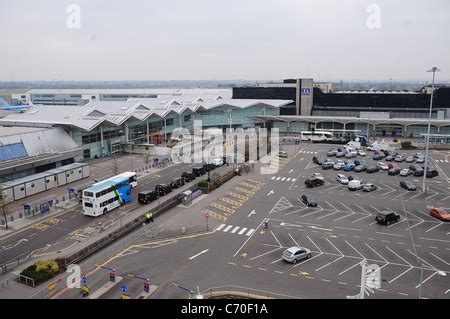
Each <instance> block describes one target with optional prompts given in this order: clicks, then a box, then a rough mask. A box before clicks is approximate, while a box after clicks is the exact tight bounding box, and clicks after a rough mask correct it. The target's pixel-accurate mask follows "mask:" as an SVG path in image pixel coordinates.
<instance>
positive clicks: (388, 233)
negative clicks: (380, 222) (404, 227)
mask: <svg viewBox="0 0 450 319" xmlns="http://www.w3.org/2000/svg"><path fill="white" fill-rule="evenodd" d="M376 233H377V234H381V235H391V236H398V237H405V236H404V235H399V234H390V233H382V232H379V231H377V232H376Z"/></svg>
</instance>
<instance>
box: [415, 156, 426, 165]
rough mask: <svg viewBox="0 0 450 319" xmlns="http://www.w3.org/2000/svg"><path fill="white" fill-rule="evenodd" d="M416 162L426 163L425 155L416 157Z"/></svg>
mask: <svg viewBox="0 0 450 319" xmlns="http://www.w3.org/2000/svg"><path fill="white" fill-rule="evenodd" d="M416 163H417V164H423V163H425V157H424V156H421V157H418V158H416Z"/></svg>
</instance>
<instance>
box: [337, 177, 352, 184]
mask: <svg viewBox="0 0 450 319" xmlns="http://www.w3.org/2000/svg"><path fill="white" fill-rule="evenodd" d="M336 181H337V182H338V183H339V184H342V185H347V184H348V183H349V182H350V181H349V180H348V178H347V176H345V175H343V174H337V175H336Z"/></svg>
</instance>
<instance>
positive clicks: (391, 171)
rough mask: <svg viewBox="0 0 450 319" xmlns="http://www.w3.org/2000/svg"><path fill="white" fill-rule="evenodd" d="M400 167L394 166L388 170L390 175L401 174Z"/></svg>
mask: <svg viewBox="0 0 450 319" xmlns="http://www.w3.org/2000/svg"><path fill="white" fill-rule="evenodd" d="M400 171H401V169H400V167H393V168H391V169H389V170H388V175H399V174H400Z"/></svg>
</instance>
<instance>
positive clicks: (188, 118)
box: [184, 114, 191, 122]
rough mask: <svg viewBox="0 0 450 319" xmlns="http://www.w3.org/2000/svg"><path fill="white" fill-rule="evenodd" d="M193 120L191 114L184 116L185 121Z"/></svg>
mask: <svg viewBox="0 0 450 319" xmlns="http://www.w3.org/2000/svg"><path fill="white" fill-rule="evenodd" d="M190 120H191V114H189V115H185V116H184V121H185V122H189V121H190Z"/></svg>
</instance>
